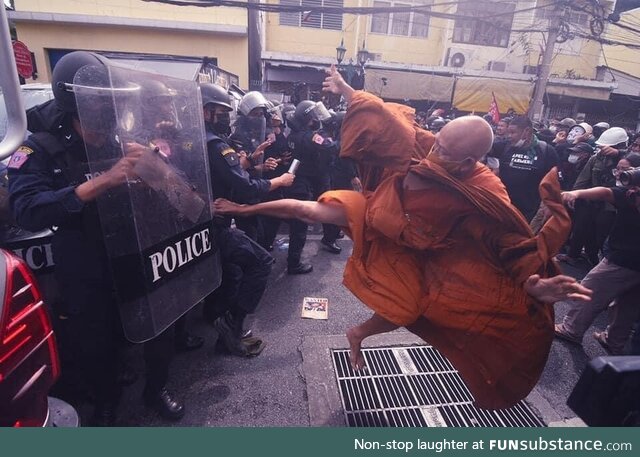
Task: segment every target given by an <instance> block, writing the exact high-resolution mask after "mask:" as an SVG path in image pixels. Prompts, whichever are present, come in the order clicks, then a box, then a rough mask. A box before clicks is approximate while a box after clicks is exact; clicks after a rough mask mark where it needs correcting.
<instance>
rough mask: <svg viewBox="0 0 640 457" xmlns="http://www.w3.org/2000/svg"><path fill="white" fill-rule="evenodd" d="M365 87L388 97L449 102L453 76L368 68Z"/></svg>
mask: <svg viewBox="0 0 640 457" xmlns="http://www.w3.org/2000/svg"><path fill="white" fill-rule="evenodd" d="M383 78H385V79H386V85H385V84H384V82H385V80H383ZM364 89H365V90H366V91H367V92H371V93H372V94H375V95H379V96H382V97H383V98H387V99H394V100H406V99H408V100H432V101H438V102H449V101H451V90H452V89H453V77H451V76H438V75H433V74H429V73H416V72H409V71H394V70H384V69H379V68H367V73H366V76H365V83H364Z"/></svg>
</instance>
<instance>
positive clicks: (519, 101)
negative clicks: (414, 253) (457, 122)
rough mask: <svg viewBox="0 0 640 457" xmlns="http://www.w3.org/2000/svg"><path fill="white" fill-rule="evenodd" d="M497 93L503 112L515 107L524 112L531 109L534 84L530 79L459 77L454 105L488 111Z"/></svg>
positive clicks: (480, 111) (499, 105)
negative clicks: (530, 102)
mask: <svg viewBox="0 0 640 457" xmlns="http://www.w3.org/2000/svg"><path fill="white" fill-rule="evenodd" d="M492 94H494V95H495V97H496V101H497V103H498V109H499V110H500V112H501V113H504V112H506V111H507V110H509V108H513V109H514V110H515V111H516V113H519V114H524V113H526V112H527V110H528V109H529V101H530V100H531V95H532V94H533V84H532V83H530V82H528V81H515V80H509V79H489V78H466V77H461V78H458V81H457V83H456V92H455V96H454V99H453V104H454V106H455V107H456V108H457V109H459V110H461V111H475V112H476V113H486V112H488V111H489V107H490V106H491V100H492Z"/></svg>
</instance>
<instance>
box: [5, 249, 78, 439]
mask: <svg viewBox="0 0 640 457" xmlns="http://www.w3.org/2000/svg"><path fill="white" fill-rule="evenodd" d="M0 293H1V294H2V295H1V296H2V302H0V427H41V426H44V425H59V426H60V425H62V426H74V425H77V422H78V418H77V414H76V413H75V410H73V408H72V407H71V406H69V405H67V404H66V403H64V402H61V401H59V400H54V399H49V398H48V392H49V389H51V386H52V385H53V384H54V382H55V381H56V379H57V378H58V377H59V376H60V362H59V360H58V349H57V347H56V340H55V337H54V334H53V328H52V326H51V320H50V318H49V315H48V312H47V310H46V307H45V305H44V302H43V300H42V294H41V292H40V289H39V288H38V285H37V283H36V281H35V278H34V276H33V273H32V272H31V270H29V267H27V265H26V264H25V262H24V261H23V260H22V259H20V258H19V257H17V256H15V255H14V254H12V253H10V252H8V251H5V250H0ZM50 406H51V407H50ZM57 422H59V423H57Z"/></svg>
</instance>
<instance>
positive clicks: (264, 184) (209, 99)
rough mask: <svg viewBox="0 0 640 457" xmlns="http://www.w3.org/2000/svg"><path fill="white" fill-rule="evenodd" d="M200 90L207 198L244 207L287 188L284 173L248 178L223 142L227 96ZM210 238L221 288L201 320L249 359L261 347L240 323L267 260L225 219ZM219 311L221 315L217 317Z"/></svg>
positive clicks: (255, 298) (261, 283)
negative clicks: (214, 246)
mask: <svg viewBox="0 0 640 457" xmlns="http://www.w3.org/2000/svg"><path fill="white" fill-rule="evenodd" d="M200 90H201V94H202V104H203V111H204V120H205V127H206V135H207V152H208V155H209V167H210V172H211V183H212V187H213V188H212V193H213V198H214V199H216V198H226V199H229V200H232V201H235V202H237V203H247V202H249V201H255V200H257V199H258V198H259V197H260V196H262V195H264V194H266V193H267V192H269V191H271V190H275V189H277V188H278V187H281V186H290V185H291V184H292V183H293V179H294V176H293V175H291V174H290V173H285V174H284V175H282V176H279V177H276V178H273V179H270V180H266V179H253V178H250V177H249V174H248V173H247V172H246V171H245V170H244V169H243V168H242V166H241V165H240V157H239V154H238V153H237V152H236V151H235V150H234V149H233V148H231V146H229V144H228V143H227V141H226V135H228V134H229V132H230V116H229V113H230V112H231V111H232V107H231V105H230V104H229V95H228V94H227V91H226V90H224V89H223V88H222V87H220V86H217V85H215V84H201V85H200ZM216 236H217V244H218V246H220V256H221V261H222V284H221V286H220V287H219V288H218V289H217V290H216V291H214V292H213V293H212V294H211V295H209V297H207V299H206V300H205V304H204V314H205V318H207V320H209V321H210V322H211V321H213V325H214V327H215V328H216V330H217V331H218V333H219V335H220V337H221V338H222V341H223V343H224V344H225V346H226V347H227V349H228V350H229V351H230V352H231V353H232V354H234V355H239V356H251V355H255V354H256V353H259V351H261V348H262V342H261V341H260V340H259V339H256V338H254V339H253V340H251V339H244V340H243V338H242V336H243V322H244V320H245V318H246V316H247V315H248V314H251V313H253V312H254V311H255V309H256V308H257V306H258V304H259V303H260V299H261V298H262V295H263V294H264V291H265V288H266V284H267V278H268V276H269V273H270V272H271V265H272V263H273V259H272V257H271V256H270V255H269V253H268V252H266V251H265V250H264V249H263V248H262V247H260V246H259V245H258V244H257V243H255V242H254V241H253V240H252V239H250V238H249V237H247V236H246V235H245V234H244V233H243V232H242V231H240V230H237V229H232V228H231V218H230V217H229V216H226V217H224V218H220V219H218V223H217V235H216ZM221 311H224V314H223V315H221V316H220V315H219V314H220V313H221Z"/></svg>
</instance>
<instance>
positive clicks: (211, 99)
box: [200, 83, 233, 111]
mask: <svg viewBox="0 0 640 457" xmlns="http://www.w3.org/2000/svg"><path fill="white" fill-rule="evenodd" d="M200 94H201V95H202V106H207V105H208V104H209V103H213V104H214V105H218V106H222V107H223V108H226V109H227V110H228V111H231V110H233V108H232V107H231V98H230V97H229V93H228V92H227V91H226V90H225V89H224V88H223V87H221V86H218V85H217V84H211V83H202V84H200Z"/></svg>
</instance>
